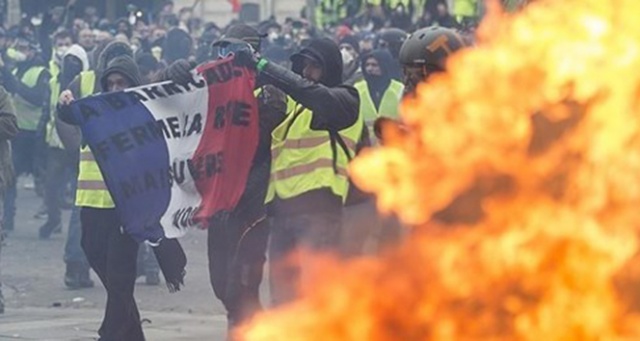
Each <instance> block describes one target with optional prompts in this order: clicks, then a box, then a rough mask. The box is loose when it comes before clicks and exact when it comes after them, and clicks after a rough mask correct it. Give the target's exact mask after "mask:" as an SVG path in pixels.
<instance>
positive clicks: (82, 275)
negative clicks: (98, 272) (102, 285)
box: [64, 263, 94, 290]
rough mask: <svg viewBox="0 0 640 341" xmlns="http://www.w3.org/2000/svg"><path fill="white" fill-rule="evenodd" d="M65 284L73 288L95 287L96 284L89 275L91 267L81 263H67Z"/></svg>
mask: <svg viewBox="0 0 640 341" xmlns="http://www.w3.org/2000/svg"><path fill="white" fill-rule="evenodd" d="M64 284H65V285H66V286H67V288H69V289H72V290H75V289H83V288H93V285H94V284H93V281H92V280H91V277H90V275H89V267H87V266H85V265H84V264H81V263H67V271H66V272H65V274H64Z"/></svg>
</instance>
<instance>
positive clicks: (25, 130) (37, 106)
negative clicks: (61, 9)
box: [0, 37, 50, 231]
mask: <svg viewBox="0 0 640 341" xmlns="http://www.w3.org/2000/svg"><path fill="white" fill-rule="evenodd" d="M14 49H15V53H14V57H13V58H14V59H15V62H16V68H15V69H14V70H8V68H7V67H3V68H2V69H0V71H1V72H2V83H3V84H4V86H5V88H6V90H7V91H8V92H9V93H11V94H12V95H13V96H12V97H13V104H14V106H15V109H16V116H17V119H18V128H19V129H20V130H19V132H18V135H17V136H16V137H15V138H14V139H13V141H12V148H13V165H14V168H15V171H16V174H17V175H18V176H19V175H22V174H34V172H35V168H34V164H35V161H36V160H35V158H36V147H37V142H38V141H37V139H38V137H37V134H36V133H37V128H38V123H39V121H40V119H41V116H42V109H43V106H44V103H45V102H46V100H48V97H47V93H48V92H49V91H48V90H49V79H50V75H49V72H48V71H47V69H46V68H45V67H44V64H45V63H44V61H43V60H42V59H41V58H40V55H39V46H38V44H37V43H36V42H34V41H33V40H31V39H30V38H27V37H18V38H17V39H16V42H15V45H14ZM34 176H38V174H34ZM16 197H17V188H16V185H15V182H14V183H13V184H12V185H11V186H9V187H8V188H7V192H6V196H5V198H4V210H5V216H4V226H5V230H6V231H12V230H13V229H14V218H15V214H16V206H15V203H16Z"/></svg>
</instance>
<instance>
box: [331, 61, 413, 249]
mask: <svg viewBox="0 0 640 341" xmlns="http://www.w3.org/2000/svg"><path fill="white" fill-rule="evenodd" d="M394 62H395V61H394V60H393V57H392V56H391V53H390V52H389V51H388V50H386V49H379V50H375V51H373V52H371V53H370V54H368V55H365V56H364V57H363V58H362V69H363V74H364V80H362V81H360V82H358V83H356V84H355V88H356V90H358V94H359V95H360V115H361V116H362V118H363V120H364V122H365V125H366V126H367V136H368V137H369V139H370V141H371V143H372V144H373V145H375V144H376V139H375V135H374V133H373V125H374V122H375V121H376V120H377V119H378V118H380V117H389V118H392V119H397V118H398V110H399V106H400V100H401V99H402V94H403V91H404V85H402V83H400V82H398V81H396V80H395V79H393V77H392V72H393V69H394V68H393V67H394V65H393V63H394ZM343 214H344V227H343V230H342V245H341V246H342V251H343V254H344V255H346V256H358V255H362V254H363V253H364V252H367V253H370V252H373V251H378V250H379V249H380V248H381V247H382V243H384V244H387V243H390V242H392V241H393V240H396V239H397V238H395V236H397V230H398V228H397V226H398V225H397V224H396V222H395V221H394V220H393V219H391V218H388V217H383V216H381V215H380V214H378V212H377V211H376V207H375V202H374V200H373V198H372V197H371V196H369V195H366V194H364V193H362V192H361V191H360V190H359V189H358V188H357V187H355V185H353V184H352V185H351V188H350V193H349V198H348V200H347V203H346V205H345V208H344V213H343ZM376 244H377V245H376ZM365 249H366V250H365Z"/></svg>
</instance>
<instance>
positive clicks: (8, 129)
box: [0, 57, 18, 314]
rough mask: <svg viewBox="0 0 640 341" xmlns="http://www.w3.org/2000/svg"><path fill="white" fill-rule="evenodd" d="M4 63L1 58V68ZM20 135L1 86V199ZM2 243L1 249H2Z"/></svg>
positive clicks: (1, 299) (1, 300) (0, 233)
mask: <svg viewBox="0 0 640 341" xmlns="http://www.w3.org/2000/svg"><path fill="white" fill-rule="evenodd" d="M2 63H3V61H2V58H1V57H0V66H1V65H2ZM17 133H18V124H17V121H16V115H15V109H14V107H13V103H12V101H11V96H9V94H8V93H7V91H6V90H5V89H4V87H3V86H2V85H0V199H2V198H3V195H4V191H5V190H6V189H7V187H8V186H9V185H10V184H11V183H13V181H14V174H13V164H12V162H11V144H10V140H11V139H12V138H14V137H15V136H16V134H17ZM2 210H3V207H2V206H0V240H1V239H2V238H3V236H4V232H3V231H2V215H3V214H2ZM2 244H3V243H0V249H2ZM3 313H4V296H2V282H0V314H3Z"/></svg>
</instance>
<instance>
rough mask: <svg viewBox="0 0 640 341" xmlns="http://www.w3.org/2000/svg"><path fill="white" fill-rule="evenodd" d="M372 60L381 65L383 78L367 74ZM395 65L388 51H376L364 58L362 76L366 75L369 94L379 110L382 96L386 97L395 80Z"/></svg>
mask: <svg viewBox="0 0 640 341" xmlns="http://www.w3.org/2000/svg"><path fill="white" fill-rule="evenodd" d="M370 58H373V59H375V60H376V61H377V62H378V64H379V65H380V70H381V71H382V75H381V76H374V75H370V74H368V73H367V71H366V63H367V60H368V59H370ZM393 63H394V60H393V56H391V53H390V52H389V51H388V50H382V49H379V50H374V51H372V52H371V53H369V54H367V55H365V56H364V58H362V74H363V75H364V79H365V80H366V81H367V86H368V87H369V94H370V95H371V99H372V100H373V103H374V104H375V106H376V109H378V108H379V106H380V101H382V96H384V93H385V91H387V88H388V87H389V84H390V83H391V80H392V79H393V76H392V72H393Z"/></svg>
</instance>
